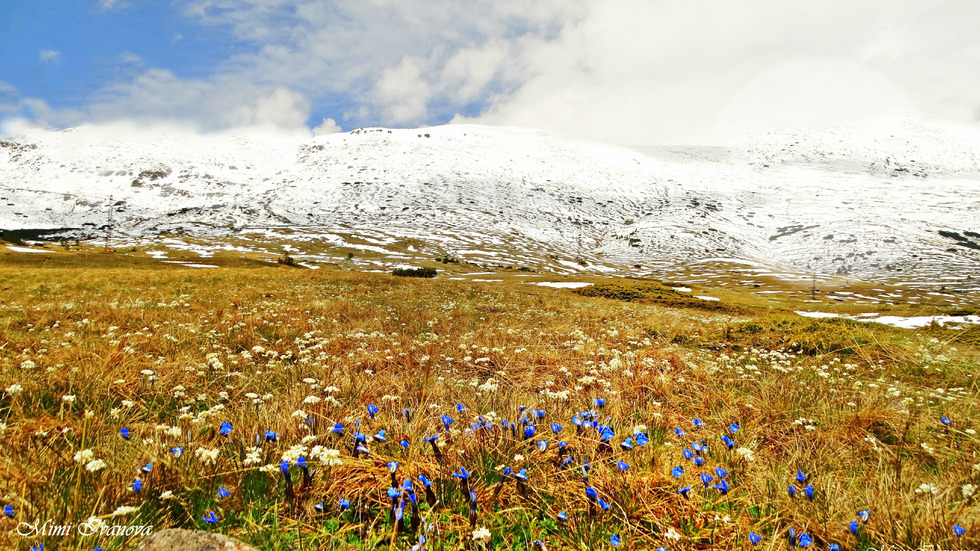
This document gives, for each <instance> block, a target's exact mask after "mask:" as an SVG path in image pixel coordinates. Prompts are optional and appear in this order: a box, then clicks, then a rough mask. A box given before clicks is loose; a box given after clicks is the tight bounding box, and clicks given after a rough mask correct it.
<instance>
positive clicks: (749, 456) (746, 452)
mask: <svg viewBox="0 0 980 551" xmlns="http://www.w3.org/2000/svg"><path fill="white" fill-rule="evenodd" d="M735 453H737V454H738V455H740V456H742V457H743V458H745V460H746V461H750V462H751V461H755V453H754V452H753V451H752V450H750V449H749V448H745V447H742V448H738V449H737V450H735Z"/></svg>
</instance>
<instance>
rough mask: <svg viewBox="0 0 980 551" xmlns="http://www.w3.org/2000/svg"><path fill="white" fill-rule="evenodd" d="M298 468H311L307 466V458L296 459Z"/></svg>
mask: <svg viewBox="0 0 980 551" xmlns="http://www.w3.org/2000/svg"><path fill="white" fill-rule="evenodd" d="M296 466H297V467H299V468H301V469H307V468H309V466H308V465H307V464H306V458H305V457H297V458H296Z"/></svg>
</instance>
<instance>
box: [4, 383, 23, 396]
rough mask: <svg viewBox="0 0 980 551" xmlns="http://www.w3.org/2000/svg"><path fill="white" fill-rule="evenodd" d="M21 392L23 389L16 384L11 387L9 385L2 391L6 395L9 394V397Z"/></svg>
mask: <svg viewBox="0 0 980 551" xmlns="http://www.w3.org/2000/svg"><path fill="white" fill-rule="evenodd" d="M23 391H24V387H22V386H20V385H19V384H17V383H14V384H12V385H10V386H8V387H7V388H5V389H4V392H6V393H7V394H10V395H11V396H13V395H14V394H18V393H20V392H23Z"/></svg>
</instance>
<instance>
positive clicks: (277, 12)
mask: <svg viewBox="0 0 980 551" xmlns="http://www.w3.org/2000/svg"><path fill="white" fill-rule="evenodd" d="M122 4H123V2H122V1H121V0H101V2H100V5H102V6H103V7H104V8H107V9H108V8H113V7H119V6H121V5H122ZM176 5H177V6H179V8H180V10H181V13H183V14H184V15H185V16H186V17H188V18H190V19H192V20H194V21H195V22H197V23H199V24H202V25H205V26H214V27H216V28H220V29H221V30H222V32H230V33H231V34H232V36H233V37H234V39H235V40H236V44H237V46H238V47H240V49H239V50H238V52H237V53H236V54H235V55H233V56H231V57H229V58H228V59H225V60H224V61H222V62H221V63H219V64H218V65H217V66H215V67H214V68H213V71H212V73H211V74H210V75H205V76H200V75H198V76H196V77H195V78H193V79H190V78H179V77H177V76H175V75H174V74H173V73H172V72H169V71H166V70H162V69H158V68H146V69H144V68H142V67H139V66H137V65H135V59H134V60H133V62H134V63H131V64H129V67H128V69H126V70H127V71H128V72H126V73H125V74H124V76H123V77H120V78H121V80H119V81H116V82H113V83H110V84H107V85H106V87H105V88H104V89H103V90H101V91H100V92H99V93H98V94H96V95H95V96H94V97H93V98H92V99H91V102H90V103H89V104H88V105H87V106H85V107H83V108H80V109H79V112H55V111H54V110H51V109H50V108H47V109H45V107H46V106H45V105H42V104H38V103H35V104H34V105H33V106H32V107H31V110H32V111H33V112H35V113H38V112H43V113H45V116H47V117H49V119H50V120H56V119H61V120H68V119H71V118H72V117H74V116H78V117H80V118H81V119H82V120H116V119H122V118H127V117H130V118H134V119H137V120H143V119H167V120H170V119H172V120H188V121H193V122H194V124H196V125H197V126H199V127H201V128H204V129H210V128H226V127H231V126H233V125H243V124H244V125H255V124H259V125H270V126H274V127H279V128H284V127H287V126H290V127H291V126H296V125H299V126H303V125H305V124H306V121H307V120H308V118H309V115H310V106H311V105H332V106H338V105H339V106H341V107H340V108H339V110H338V111H335V112H325V113H315V115H316V117H317V118H316V119H315V120H320V119H321V118H323V119H324V120H327V119H326V117H330V119H329V120H330V121H334V120H341V121H350V122H351V123H352V124H356V125H363V124H385V125H417V124H439V123H444V122H447V121H449V120H455V121H459V122H464V121H465V122H478V123H487V124H502V125H515V126H532V127H539V128H545V129H552V130H557V131H561V132H565V133H569V134H574V135H580V136H585V137H589V138H594V139H599V140H604V141H609V142H615V143H621V144H637V145H639V144H662V143H701V144H712V143H720V142H721V143H732V142H737V141H739V140H742V139H744V136H745V135H747V134H751V133H755V132H764V131H767V130H771V129H776V128H779V127H782V126H804V127H806V126H819V125H823V124H828V123H830V124H832V123H839V122H851V121H854V120H857V119H861V118H862V117H869V118H870V117H875V116H878V115H881V114H887V113H889V112H892V111H894V110H902V111H905V112H908V111H918V112H921V113H922V114H923V115H926V116H933V117H946V118H950V119H954V120H958V121H964V122H976V121H977V120H978V119H980V72H977V71H976V70H975V68H976V67H978V66H980V35H978V34H977V33H975V32H974V30H973V29H972V28H971V27H972V23H973V22H975V21H977V20H980V3H978V2H976V1H975V0H941V1H940V0H918V1H915V2H898V3H896V2H894V1H893V0H863V1H862V2H854V1H853V0H825V1H824V2H819V3H813V2H809V3H808V2H786V1H785V0H753V2H751V3H748V4H746V3H738V2H731V1H730V0H686V1H680V0H664V1H659V2H650V1H649V0H537V1H535V2H527V1H526V0H496V1H493V2H466V1H462V0H400V1H393V0H177V1H176ZM242 45H244V47H242ZM134 67H135V68H136V70H134ZM457 113H465V115H457ZM454 115H455V116H454ZM345 124H346V123H345ZM334 126H336V122H333V123H332V125H326V126H324V125H323V124H321V125H318V126H317V128H318V129H320V130H318V131H320V132H323V131H326V130H332V129H333V128H334Z"/></svg>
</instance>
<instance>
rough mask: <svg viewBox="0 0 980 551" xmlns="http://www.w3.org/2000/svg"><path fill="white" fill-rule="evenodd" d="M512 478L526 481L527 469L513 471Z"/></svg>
mask: <svg viewBox="0 0 980 551" xmlns="http://www.w3.org/2000/svg"><path fill="white" fill-rule="evenodd" d="M514 478H516V479H517V480H520V481H522V482H527V469H521V470H519V471H517V472H516V473H514Z"/></svg>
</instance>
